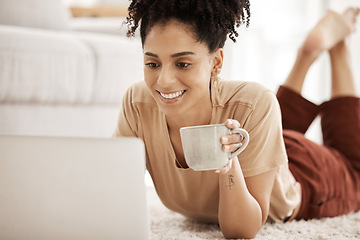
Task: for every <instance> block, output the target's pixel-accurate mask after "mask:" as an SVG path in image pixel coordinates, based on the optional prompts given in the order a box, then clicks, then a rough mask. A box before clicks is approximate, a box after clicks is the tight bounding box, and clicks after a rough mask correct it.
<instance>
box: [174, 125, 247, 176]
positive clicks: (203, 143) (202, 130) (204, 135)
mask: <svg viewBox="0 0 360 240" xmlns="http://www.w3.org/2000/svg"><path fill="white" fill-rule="evenodd" d="M239 127H240V124H239V122H238V121H236V120H227V121H226V123H225V124H214V125H202V126H193V127H184V128H181V129H180V134H181V142H182V145H183V150H184V155H185V160H186V163H187V165H188V166H189V167H190V168H192V169H193V170H195V171H204V170H217V169H223V168H225V167H226V166H227V165H228V164H229V163H230V164H231V161H230V160H231V159H232V158H234V157H236V156H237V155H238V154H239V153H240V152H242V151H243V150H244V149H245V148H246V146H247V144H248V143H249V134H248V132H247V131H246V130H245V129H242V128H239ZM242 141H243V142H242Z"/></svg>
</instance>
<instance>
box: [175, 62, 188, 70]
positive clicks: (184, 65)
mask: <svg viewBox="0 0 360 240" xmlns="http://www.w3.org/2000/svg"><path fill="white" fill-rule="evenodd" d="M190 65H191V63H185V62H179V63H177V64H176V66H178V67H179V68H183V69H185V68H188V67H189V66H190Z"/></svg>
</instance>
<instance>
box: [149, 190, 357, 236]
mask: <svg viewBox="0 0 360 240" xmlns="http://www.w3.org/2000/svg"><path fill="white" fill-rule="evenodd" d="M148 190H149V191H148V193H147V198H148V204H149V213H150V234H151V235H150V236H151V238H150V239H151V240H159V239H161V240H162V239H164V240H165V239H166V240H171V239H190V240H203V239H204V240H205V239H211V240H213V239H224V238H223V236H222V234H221V231H220V228H219V227H218V225H217V224H202V223H197V222H194V221H191V220H188V219H186V218H185V217H183V216H182V215H180V214H177V213H174V212H172V211H170V210H168V209H167V208H165V207H164V205H163V204H162V203H161V202H160V200H159V198H158V197H157V195H156V193H155V191H154V190H153V188H149V189H148ZM256 239H276V240H278V239H280V240H281V239H284V240H292V239H301V240H303V239H318V240H325V239H331V240H333V239H335V240H337V239H339V240H340V239H341V240H343V239H360V212H357V213H352V214H349V215H346V216H340V217H335V218H324V219H320V220H311V221H293V222H289V223H275V224H270V223H266V224H265V225H264V227H263V228H262V230H261V231H260V232H259V233H258V235H257V237H256Z"/></svg>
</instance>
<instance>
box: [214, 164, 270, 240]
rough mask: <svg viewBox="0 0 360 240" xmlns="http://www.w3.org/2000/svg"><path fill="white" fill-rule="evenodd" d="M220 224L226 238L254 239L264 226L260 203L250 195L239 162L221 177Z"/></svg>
mask: <svg viewBox="0 0 360 240" xmlns="http://www.w3.org/2000/svg"><path fill="white" fill-rule="evenodd" d="M219 189H220V199H219V223H220V228H221V231H222V232H223V234H224V236H225V237H226V238H254V237H255V236H256V234H257V232H258V231H259V230H260V229H261V227H262V225H263V222H264V221H263V213H262V209H261V207H260V205H259V203H258V202H257V201H256V199H255V198H254V197H253V196H252V195H251V194H250V193H249V191H248V189H247V186H246V183H245V179H244V176H243V173H242V170H241V167H240V164H239V161H238V160H237V158H236V160H235V161H233V163H232V167H231V169H230V170H229V171H228V172H227V173H225V174H220V176H219Z"/></svg>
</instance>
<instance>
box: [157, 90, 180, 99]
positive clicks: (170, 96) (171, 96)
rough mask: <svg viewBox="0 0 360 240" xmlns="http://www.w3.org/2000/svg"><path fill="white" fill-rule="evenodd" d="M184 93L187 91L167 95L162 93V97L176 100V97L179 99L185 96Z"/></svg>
mask: <svg viewBox="0 0 360 240" xmlns="http://www.w3.org/2000/svg"><path fill="white" fill-rule="evenodd" d="M184 92H185V90H182V91H177V92H175V93H170V94H166V93H162V92H160V95H161V96H162V97H163V98H166V99H172V98H176V97H179V96H181V95H183V93H184Z"/></svg>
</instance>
